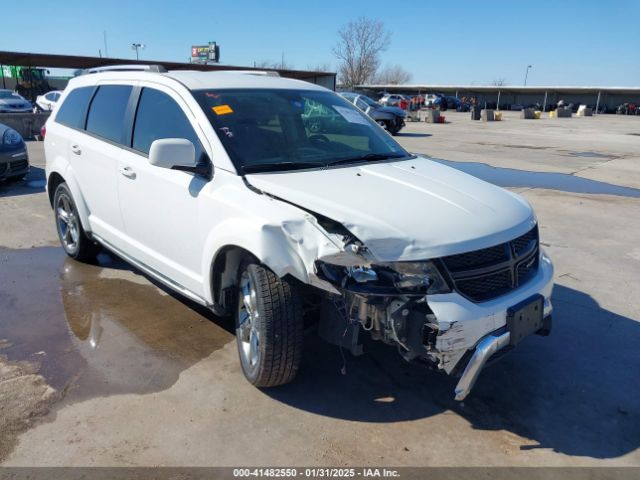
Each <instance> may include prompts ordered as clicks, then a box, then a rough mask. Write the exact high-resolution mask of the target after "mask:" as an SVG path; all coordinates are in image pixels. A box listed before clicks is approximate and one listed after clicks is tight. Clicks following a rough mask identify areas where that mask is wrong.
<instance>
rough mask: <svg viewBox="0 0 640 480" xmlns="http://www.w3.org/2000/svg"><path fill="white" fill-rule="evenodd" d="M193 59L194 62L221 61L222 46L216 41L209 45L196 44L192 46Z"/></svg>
mask: <svg viewBox="0 0 640 480" xmlns="http://www.w3.org/2000/svg"><path fill="white" fill-rule="evenodd" d="M191 61H192V62H194V63H208V62H216V63H217V62H218V61H220V47H219V46H218V45H216V42H209V45H194V46H192V47H191Z"/></svg>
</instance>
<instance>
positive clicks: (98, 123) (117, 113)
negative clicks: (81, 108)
mask: <svg viewBox="0 0 640 480" xmlns="http://www.w3.org/2000/svg"><path fill="white" fill-rule="evenodd" d="M131 89H132V87H131V86H130V85H103V86H101V87H99V88H98V91H97V92H96V94H95V96H94V97H93V100H92V101H91V106H90V107H89V115H88V116H87V132H91V133H94V134H96V135H99V136H101V137H103V138H106V139H107V140H112V141H114V142H118V143H122V138H123V132H124V114H125V112H126V110H127V104H128V103H129V95H130V94H131Z"/></svg>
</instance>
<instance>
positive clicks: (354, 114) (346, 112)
mask: <svg viewBox="0 0 640 480" xmlns="http://www.w3.org/2000/svg"><path fill="white" fill-rule="evenodd" d="M331 107H332V108H333V109H334V110H335V111H336V112H338V113H339V114H340V115H342V118H344V119H345V120H346V121H347V122H349V123H359V124H361V125H369V122H368V121H367V119H366V118H364V116H363V115H362V114H361V113H360V112H358V111H357V110H353V109H351V108H347V107H339V106H337V105H331Z"/></svg>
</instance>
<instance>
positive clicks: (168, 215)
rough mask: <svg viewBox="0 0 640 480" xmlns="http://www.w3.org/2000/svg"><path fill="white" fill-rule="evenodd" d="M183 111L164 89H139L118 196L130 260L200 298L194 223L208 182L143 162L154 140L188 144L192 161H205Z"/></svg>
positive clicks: (199, 239)
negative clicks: (193, 154) (192, 150)
mask: <svg viewBox="0 0 640 480" xmlns="http://www.w3.org/2000/svg"><path fill="white" fill-rule="evenodd" d="M187 112H189V110H188V107H186V106H184V105H183V104H182V102H181V101H180V99H179V97H177V95H176V94H173V93H172V91H171V90H170V89H167V88H164V87H158V88H147V87H145V88H143V89H142V91H141V93H140V99H139V101H138V106H137V109H136V114H135V122H134V125H133V132H132V136H131V150H130V151H129V150H127V151H125V152H124V154H123V155H122V157H121V159H120V164H119V169H118V172H119V174H118V194H119V198H120V211H121V212H122V218H123V219H124V226H125V231H126V234H127V236H128V242H129V243H130V246H129V250H131V251H132V255H133V257H134V258H136V259H137V260H139V261H141V262H142V263H144V264H145V265H146V266H148V267H150V268H151V269H153V270H155V271H156V272H157V273H160V274H161V275H162V276H165V277H167V278H169V279H171V280H172V281H173V282H175V283H177V284H179V285H180V286H182V287H185V288H186V289H188V290H190V291H191V292H194V293H197V294H198V295H202V284H203V278H202V271H201V258H202V250H203V243H204V238H203V233H202V230H201V228H200V225H199V216H200V209H199V207H200V201H199V197H200V195H201V193H202V191H203V189H204V188H206V186H207V184H208V182H209V179H207V178H204V177H201V176H198V175H194V174H192V173H188V172H183V171H179V170H170V169H166V168H160V167H156V166H153V165H151V164H150V163H149V159H148V154H149V148H150V147H151V143H152V142H153V141H154V140H157V139H161V138H185V139H187V140H189V141H191V142H192V143H193V144H194V146H195V150H196V156H197V157H196V158H201V159H202V161H209V159H208V157H207V156H206V153H205V150H204V148H203V147H202V143H201V142H200V139H199V138H198V136H197V134H196V132H195V130H194V128H193V126H192V125H191V121H190V120H189V118H190V117H191V115H190V113H187Z"/></svg>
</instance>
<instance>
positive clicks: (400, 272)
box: [384, 261, 451, 294]
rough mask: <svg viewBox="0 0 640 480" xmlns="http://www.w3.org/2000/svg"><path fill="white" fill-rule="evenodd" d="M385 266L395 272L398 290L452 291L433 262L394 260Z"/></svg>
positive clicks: (394, 280)
mask: <svg viewBox="0 0 640 480" xmlns="http://www.w3.org/2000/svg"><path fill="white" fill-rule="evenodd" d="M384 266H385V267H386V268H389V269H390V270H392V271H393V272H394V273H395V275H394V276H393V277H392V279H393V284H394V286H395V287H396V288H397V289H398V290H425V293H427V294H435V293H449V292H450V291H451V289H450V288H449V285H447V282H446V281H445V279H444V278H442V275H441V274H440V272H439V271H438V268H437V267H436V266H435V265H434V263H433V262H430V261H425V262H393V263H387V264H385V265H384Z"/></svg>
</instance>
